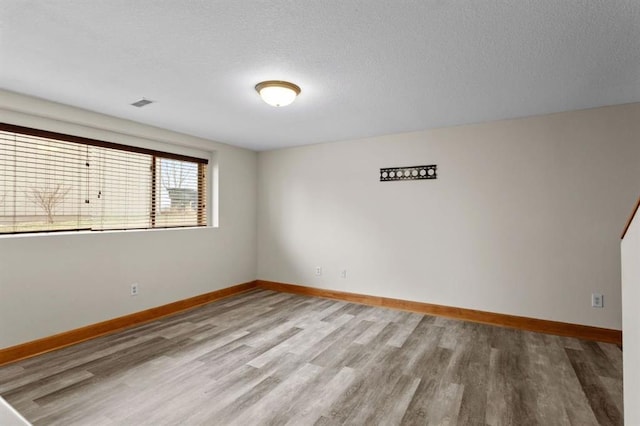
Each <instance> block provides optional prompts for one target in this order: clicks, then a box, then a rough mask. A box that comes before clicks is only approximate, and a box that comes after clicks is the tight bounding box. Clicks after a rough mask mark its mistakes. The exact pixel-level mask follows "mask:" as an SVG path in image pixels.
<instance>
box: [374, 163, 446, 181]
mask: <svg viewBox="0 0 640 426" xmlns="http://www.w3.org/2000/svg"><path fill="white" fill-rule="evenodd" d="M437 168H438V166H437V165H435V164H432V165H429V166H413V167H389V168H386V169H380V182H386V181H389V180H417V179H437V178H438V171H437Z"/></svg>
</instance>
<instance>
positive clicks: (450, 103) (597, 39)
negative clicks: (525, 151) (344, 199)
mask: <svg viewBox="0 0 640 426" xmlns="http://www.w3.org/2000/svg"><path fill="white" fill-rule="evenodd" d="M268 79H279V80H289V81H292V82H294V83H296V84H298V85H299V86H300V87H301V88H302V94H301V95H300V96H299V98H298V100H297V101H296V102H295V103H294V104H293V105H291V106H289V107H286V108H280V109H276V108H273V107H270V106H268V105H266V104H265V103H263V102H262V101H261V100H260V98H259V97H258V95H257V94H256V92H255V91H254V86H255V84H256V83H258V82H259V81H262V80H268ZM0 88H3V89H7V90H10V91H14V92H19V93H24V94H28V95H33V96H37V97H41V98H44V99H49V100H53V101H57V102H60V103H64V104H68V105H73V106H77V107H81V108H85V109H88V110H92V111H97V112H101V113H105V114H109V115H113V116H117V117H122V118H127V119H130V120H134V121H138V122H142V123H147V124H151V125H155V126H158V127H162V128H167V129H171V130H176V131H179V132H183V133H187V134H192V135H196V136H201V137H205V138H208V139H213V140H217V141H220V142H226V143H229V144H233V145H239V146H243V147H248V148H252V149H257V150H264V149H273V148H279V147H285V146H293V145H302V144H310V143H317V142H325V141H335V140H342V139H351V138H360V137H366V136H374V135H381V134H389V133H399V132H406V131H415V130H422V129H427V128H433V127H442V126H450V125H459V124H466V123H475V122H482V121H489V120H497V119H504V118H512V117H521V116H528V115H535V114H543V113H550V112H558V111H566V110H573V109H581V108H590V107H596V106H602V105H612V104H619V103H627V102H635V101H640V1H638V0H628V1H624V0H604V1H596V0H562V1H558V0H529V1H525V0H503V1H499V0H495V1H488V0H487V1H476V0H467V1H455V0H415V1H410V0H394V1H390V0H322V1H310V0H307V1H302V0H300V1H293V0H289V1H285V0H270V1H265V0H260V1H258V0H241V1H238V0H203V1H196V0H191V1H186V0H135V1H132V0H92V1H86V0H52V1H46V0H38V1H30V0H0ZM141 97H146V98H149V99H153V100H156V101H157V103H154V104H152V105H149V106H147V107H144V108H140V109H138V108H134V107H132V106H130V105H129V104H130V103H131V102H134V101H136V100H138V99H140V98H141Z"/></svg>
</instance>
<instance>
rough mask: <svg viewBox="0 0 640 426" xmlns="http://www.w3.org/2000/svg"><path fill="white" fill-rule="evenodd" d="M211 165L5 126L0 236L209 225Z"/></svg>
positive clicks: (1, 128)
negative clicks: (208, 192)
mask: <svg viewBox="0 0 640 426" xmlns="http://www.w3.org/2000/svg"><path fill="white" fill-rule="evenodd" d="M207 163H208V162H207V160H206V159H200V158H195V157H188V156H182V155H177V154H173V153H165V152H161V151H155V150H149V149H144V148H138V147H130V146H126V145H120V144H116V143H112V142H103V141H97V140H93V139H85V138H80V137H77V136H71V135H64V134H60V133H53V132H47V131H42V130H38V129H30V128H25V127H20V126H14V125H10V124H2V123H0V234H8V233H23V232H43V231H46V232H50V231H68V230H95V231H99V230H115V229H148V228H171V227H185V226H204V225H206V224H207V216H206V210H207V206H206V194H207V191H206V180H207V179H206V173H207Z"/></svg>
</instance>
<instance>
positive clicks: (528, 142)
mask: <svg viewBox="0 0 640 426" xmlns="http://www.w3.org/2000/svg"><path fill="white" fill-rule="evenodd" d="M639 134H640V104H630V105H623V106H615V107H606V108H598V109H592V110H584V111H576V112H569V113H561V114H553V115H546V116H540V117H531V118H524V119H517V120H507V121H499V122H492V123H486V124H479V125H470V126H462V127H454V128H444V129H437V130H431V131H425V132H418V133H410V134H399V135H390V136H382V137H377V138H370V139H363V140H353V141H346V142H338V143H327V144H319V145H313V146H306V147H299V148H292V149H284V150H277V151H270V152H262V153H260V155H259V160H258V164H259V173H258V194H259V202H258V277H259V278H260V279H265V280H273V281H280V282H287V283H295V284H302V285H307V286H313V287H318V288H328V289H335V290H342V291H350V292H355V293H364V294H371V295H378V296H386V297H393V298H400V299H408V300H414V301H423V302H430V303H436V304H442V305H449V306H457V307H464V308H472V309H480V310H485V311H491V312H500V313H507V314H515V315H522V316H527V317H535V318H543V319H550V320H557V321H565V322H571V323H579V324H586V325H593V326H601V327H607V328H614V329H620V328H621V302H620V254H619V236H620V232H621V227H622V226H623V225H624V222H625V220H626V217H627V214H628V213H629V209H630V206H632V205H633V202H634V200H635V197H637V195H638V193H640V191H639V189H640V181H639V180H638V176H640V141H639V139H638V135H639ZM421 164H437V165H438V179H437V180H435V181H406V182H379V180H378V172H379V169H380V168H381V167H394V166H413V165H421ZM315 266H322V268H323V275H322V276H321V277H317V276H315V275H314V267H315ZM342 268H345V269H347V271H348V272H347V278H346V279H342V278H339V271H340V269H342ZM592 292H600V293H603V294H604V297H605V298H604V301H605V308H604V309H594V308H591V306H590V298H591V293H592Z"/></svg>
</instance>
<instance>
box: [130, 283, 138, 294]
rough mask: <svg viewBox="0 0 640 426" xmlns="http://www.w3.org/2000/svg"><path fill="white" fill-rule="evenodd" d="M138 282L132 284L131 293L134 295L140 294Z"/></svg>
mask: <svg viewBox="0 0 640 426" xmlns="http://www.w3.org/2000/svg"><path fill="white" fill-rule="evenodd" d="M138 290H139V289H138V283H133V284H131V295H132V296H137V295H138Z"/></svg>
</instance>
